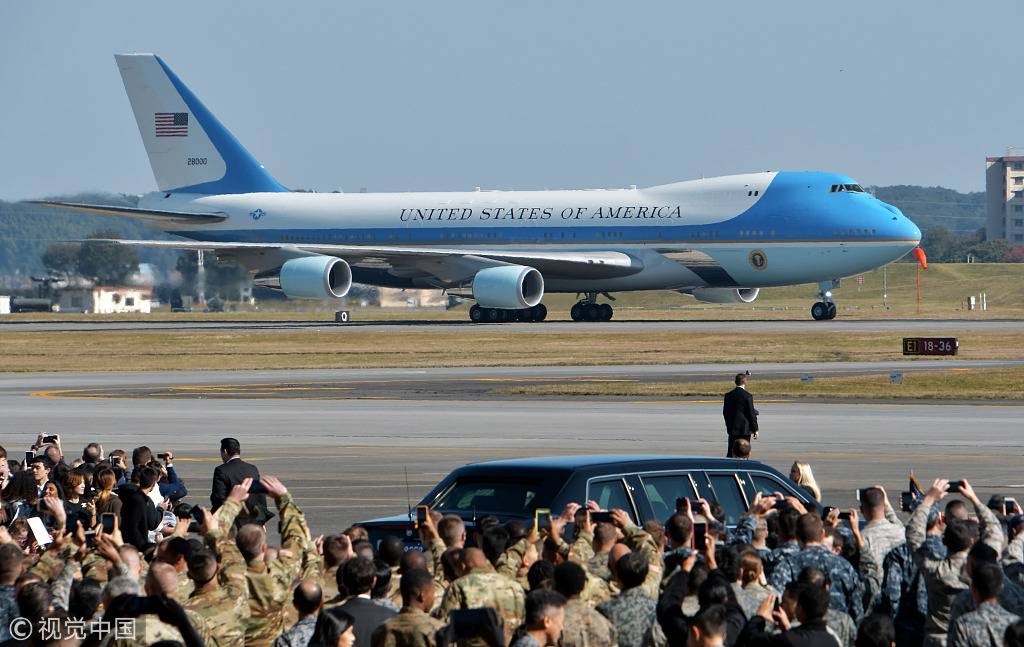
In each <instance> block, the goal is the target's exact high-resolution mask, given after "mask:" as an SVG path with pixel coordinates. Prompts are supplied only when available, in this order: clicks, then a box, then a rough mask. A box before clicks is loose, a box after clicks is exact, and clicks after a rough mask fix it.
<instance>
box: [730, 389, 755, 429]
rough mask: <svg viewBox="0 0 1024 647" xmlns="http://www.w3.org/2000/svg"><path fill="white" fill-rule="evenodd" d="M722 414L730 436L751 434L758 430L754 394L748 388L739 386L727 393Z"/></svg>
mask: <svg viewBox="0 0 1024 647" xmlns="http://www.w3.org/2000/svg"><path fill="white" fill-rule="evenodd" d="M722 416H724V417H725V430H726V432H727V433H728V434H729V435H730V436H749V435H750V434H752V433H754V432H755V431H757V412H756V411H755V409H754V396H752V395H750V394H749V393H747V390H746V389H742V388H740V387H738V386H737V387H736V388H735V389H733V390H732V391H729V392H728V393H726V394H725V401H724V403H723V406H722Z"/></svg>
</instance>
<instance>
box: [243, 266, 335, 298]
mask: <svg viewBox="0 0 1024 647" xmlns="http://www.w3.org/2000/svg"><path fill="white" fill-rule="evenodd" d="M253 282H254V283H255V284H256V285H260V286H263V287H268V288H275V289H277V290H281V291H282V292H284V294H285V296H287V297H288V298H289V299H340V298H341V297H343V296H345V295H346V294H348V291H349V288H351V287H352V268H351V267H349V264H348V263H346V262H345V261H344V260H342V259H340V258H335V257H334V256H303V257H301V258H292V259H289V260H287V261H285V262H284V264H283V265H282V266H281V267H280V269H278V270H275V271H271V272H265V273H263V274H258V275H256V278H255V280H254V281H253Z"/></svg>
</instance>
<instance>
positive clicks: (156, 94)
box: [41, 54, 923, 322]
mask: <svg viewBox="0 0 1024 647" xmlns="http://www.w3.org/2000/svg"><path fill="white" fill-rule="evenodd" d="M115 59H116V60H117V66H118V68H119V69H120V71H121V77H122V79H123V80H124V86H125V90H126V92H127V94H128V98H129V100H130V102H131V105H132V110H133V111H134V113H135V119H136V121H137V122H138V126H139V132H140V133H141V135H142V141H143V143H144V144H145V147H146V152H147V153H148V155H149V161H150V165H151V166H152V168H153V175H154V176H155V178H156V183H157V186H158V187H159V189H160V190H159V191H158V192H154V193H150V194H147V195H145V196H144V197H142V199H141V200H140V201H139V204H138V206H137V207H135V208H126V207H116V206H106V205H91V204H81V203H66V202H42V203H41V204H46V205H48V206H53V207H59V208H61V209H71V210H77V211H84V212H91V213H99V214H104V215H115V216H126V217H131V218H138V219H142V220H145V221H148V222H150V223H152V224H154V225H155V226H157V227H159V228H160V229H163V230H165V231H167V232H171V233H174V234H177V235H179V236H182V237H184V238H186V239H189V240H185V241H147V240H117V241H114V242H116V243H118V244H122V245H131V246H143V247H154V248H173V249H189V250H206V251H210V252H214V253H215V254H216V255H217V257H218V258H220V259H230V260H233V261H236V262H238V263H240V264H242V265H243V266H244V267H246V268H247V269H248V270H249V271H250V272H251V273H252V275H253V277H254V280H255V282H256V284H258V285H263V286H268V287H273V288H277V289H280V290H282V291H283V292H284V293H285V295H287V296H288V297H291V298H306V299H334V298H340V297H343V296H345V294H346V293H347V292H348V291H349V288H350V287H351V285H352V282H353V281H355V282H359V283H364V284H369V285H376V286H381V287H395V288H435V289H443V290H447V291H448V292H449V293H452V294H458V295H462V296H467V297H471V298H472V299H474V300H475V301H476V304H475V305H473V306H472V307H471V308H470V313H469V314H470V318H471V319H472V320H473V321H474V322H481V321H483V322H500V321H539V320H543V319H544V318H545V316H546V315H547V309H546V308H545V307H544V305H543V304H542V303H541V300H542V298H543V297H544V293H545V292H567V293H577V294H579V295H583V298H582V299H581V300H580V301H579V302H578V303H577V304H576V305H575V306H573V308H572V312H571V314H572V318H573V319H574V320H576V321H601V320H605V321H606V320H608V319H611V317H612V314H613V312H612V308H611V306H610V305H609V304H608V303H598V296H599V295H604V296H606V297H609V298H610V299H611V297H610V293H613V292H625V291H635V290H676V291H678V292H681V293H685V294H690V295H693V296H694V297H695V298H696V299H698V300H699V301H703V302H708V303H750V302H752V301H753V300H754V299H756V298H757V295H758V291H759V290H760V288H764V287H770V286H781V285H794V284H804V283H817V284H818V286H819V295H818V297H819V300H818V302H816V303H814V305H813V307H812V308H811V315H812V317H813V318H814V319H818V320H822V319H832V318H834V317H835V316H836V306H835V303H834V302H833V300H832V294H831V291H832V289H833V288H834V287H836V286H838V284H839V281H840V279H841V278H842V277H846V276H852V275H855V274H859V273H861V272H866V271H868V270H872V269H875V268H878V267H881V266H883V265H886V264H888V263H890V262H892V261H895V260H898V259H900V258H902V257H903V256H905V255H906V254H907V253H908V252H910V251H911V250H914V249H915V248H916V247H917V245H918V243H919V242H920V240H921V231H920V230H919V229H918V228H917V226H916V225H914V223H913V222H911V221H910V220H908V219H907V218H906V217H904V215H903V214H902V213H901V212H900V210H899V209H897V208H896V207H894V206H892V205H888V204H885V203H884V202H881V201H879V200H877V199H876V198H875V197H873V196H872V195H870V194H868V193H865V192H864V190H863V189H862V188H861V186H860V185H859V184H858V183H857V182H856V181H855V180H853V179H851V178H849V177H846V176H843V175H836V174H833V173H817V172H766V173H750V174H745V175H730V176H725V177H715V178H708V179H701V180H691V181H687V182H675V183H672V184H662V185H658V186H651V187H646V188H636V187H630V188H628V189H597V190H573V191H481V190H475V191H469V192H451V193H448V192H445V193H356V194H345V193H304V192H291V191H289V190H288V189H286V188H285V187H284V186H282V185H281V184H280V183H278V182H277V181H276V180H275V179H274V178H273V177H271V176H270V174H269V173H268V172H267V171H266V170H265V169H264V168H263V166H261V165H260V163H259V162H257V161H256V160H255V159H254V158H253V156H252V155H251V154H250V153H249V152H248V151H247V150H246V149H245V148H244V147H243V146H242V145H241V144H240V143H239V142H238V140H237V139H235V137H234V136H233V135H232V134H231V133H230V132H228V130H227V129H226V128H225V127H224V126H223V125H222V124H221V122H220V121H219V120H218V119H217V118H216V117H214V115H213V113H211V112H210V111H209V110H208V109H207V108H206V106H204V105H203V104H202V102H200V100H199V99H198V98H197V97H196V96H195V95H194V94H193V93H192V92H191V91H190V90H189V89H188V88H187V87H186V86H185V84H184V83H182V81H181V79H179V78H178V76H177V75H175V74H174V72H172V71H171V69H170V68H169V67H168V66H167V64H166V63H164V61H162V60H161V59H160V58H159V57H158V56H155V55H153V54H123V55H116V56H115ZM920 258H921V260H922V261H923V254H922V255H921V256H920ZM612 300H613V299H612Z"/></svg>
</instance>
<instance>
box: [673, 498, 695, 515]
mask: <svg viewBox="0 0 1024 647" xmlns="http://www.w3.org/2000/svg"><path fill="white" fill-rule="evenodd" d="M687 509H690V510H692V509H693V506H692V505H687V500H686V497H683V496H677V497H676V512H686V510H687Z"/></svg>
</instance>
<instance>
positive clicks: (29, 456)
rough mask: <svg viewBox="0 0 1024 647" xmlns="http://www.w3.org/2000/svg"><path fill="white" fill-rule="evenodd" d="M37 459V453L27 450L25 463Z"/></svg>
mask: <svg viewBox="0 0 1024 647" xmlns="http://www.w3.org/2000/svg"><path fill="white" fill-rule="evenodd" d="M35 457H36V453H35V452H34V451H32V450H31V449H28V450H25V462H26V463H28V462H29V461H30V460H32V459H33V458H35Z"/></svg>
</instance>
